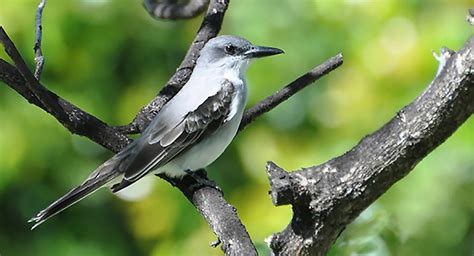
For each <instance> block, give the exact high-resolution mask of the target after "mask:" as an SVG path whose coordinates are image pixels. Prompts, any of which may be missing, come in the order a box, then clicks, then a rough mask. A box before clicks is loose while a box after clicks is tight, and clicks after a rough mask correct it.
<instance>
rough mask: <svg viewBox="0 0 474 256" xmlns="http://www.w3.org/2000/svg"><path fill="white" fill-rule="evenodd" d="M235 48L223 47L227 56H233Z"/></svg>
mask: <svg viewBox="0 0 474 256" xmlns="http://www.w3.org/2000/svg"><path fill="white" fill-rule="evenodd" d="M236 50H237V48H236V47H235V46H233V45H231V44H228V45H226V46H225V48H224V51H225V53H227V54H229V55H234V54H235V53H236Z"/></svg>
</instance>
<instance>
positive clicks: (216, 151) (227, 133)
mask: <svg viewBox="0 0 474 256" xmlns="http://www.w3.org/2000/svg"><path fill="white" fill-rule="evenodd" d="M229 80H231V79H229ZM231 81H232V83H233V84H234V85H235V86H237V88H236V92H237V93H236V94H235V96H234V99H233V100H232V103H231V111H230V113H229V119H228V120H226V122H225V123H224V124H223V125H222V126H221V127H220V128H218V129H217V130H216V131H215V132H214V133H212V134H211V135H209V136H208V137H207V138H205V139H203V140H201V141H200V142H199V143H198V144H196V145H194V146H192V147H191V148H190V149H188V150H186V151H185V152H184V153H182V154H180V155H179V156H177V157H176V158H174V159H173V160H171V161H170V162H169V163H168V164H166V165H165V166H163V167H161V168H159V169H158V170H157V171H156V172H155V173H165V174H166V175H168V176H170V177H179V176H183V175H184V174H185V172H184V171H185V170H190V171H196V170H199V169H202V168H204V167H206V166H208V165H209V164H211V163H212V162H214V161H215V160H216V159H217V158H218V157H219V156H220V155H221V154H222V153H223V152H224V150H225V149H226V148H227V146H229V144H230V143H231V141H232V139H233V138H234V136H235V134H236V133H237V130H238V128H239V125H240V121H241V120H242V114H243V112H244V108H245V104H246V101H247V88H246V86H245V84H244V82H243V81H242V80H240V79H239V81H236V80H235V77H234V79H232V80H231Z"/></svg>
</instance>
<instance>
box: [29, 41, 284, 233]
mask: <svg viewBox="0 0 474 256" xmlns="http://www.w3.org/2000/svg"><path fill="white" fill-rule="evenodd" d="M280 53H283V51H282V50H280V49H277V48H273V47H264V46H255V45H253V44H251V43H250V42H249V41H247V40H245V39H243V38H240V37H236V36H219V37H216V38H213V39H211V40H209V41H208V42H207V43H206V45H205V46H204V47H203V48H202V50H201V52H200V56H199V58H198V59H197V61H196V67H195V68H194V71H193V73H192V75H191V77H190V78H189V81H188V82H187V83H186V84H185V85H184V87H183V88H182V89H181V90H180V91H179V92H178V93H177V94H176V95H175V96H174V97H173V98H172V99H171V100H169V101H168V102H167V103H166V104H165V105H164V106H163V108H162V109H161V110H160V111H159V112H158V114H157V115H156V116H155V117H154V118H153V120H152V121H151V123H150V125H149V126H148V127H147V128H146V129H145V130H144V131H143V132H142V134H141V137H139V138H138V139H136V140H135V141H133V142H132V143H130V144H129V145H128V146H127V147H126V148H124V149H123V150H122V151H120V152H119V153H117V154H116V155H114V156H113V157H112V158H110V159H109V160H107V161H106V162H105V163H103V164H102V165H101V166H99V167H98V168H97V169H96V170H95V171H93V172H92V173H91V174H90V175H89V177H88V178H87V179H86V180H85V181H84V182H83V183H82V184H81V185H80V186H78V187H76V188H74V189H72V190H71V191H69V193H67V194H66V195H64V196H63V197H61V198H59V199H58V200H56V201H55V202H53V203H52V204H51V205H49V206H48V207H47V208H46V209H44V210H42V211H40V212H39V213H38V214H37V215H36V216H35V217H34V218H32V219H30V220H29V222H33V223H34V225H33V227H32V229H34V228H35V227H37V226H38V225H40V224H41V223H43V222H44V221H46V220H47V219H49V218H50V217H52V216H54V215H56V214H57V213H59V212H61V211H63V210H64V209H66V208H67V207H69V206H71V205H73V204H74V203H76V202H78V201H80V200H81V199H83V198H85V197H86V196H88V195H90V194H91V193H93V192H95V191H96V190H97V189H99V188H101V187H104V186H109V185H112V186H111V190H112V192H117V191H119V190H122V189H124V188H126V187H128V186H129V185H130V184H132V183H134V182H136V181H137V180H139V179H141V178H142V177H143V176H145V175H147V174H150V173H151V174H165V175H167V176H169V177H182V176H184V175H186V174H188V173H190V172H192V171H196V170H199V169H202V168H204V167H206V166H208V165H209V164H211V163H212V162H214V160H216V159H217V158H218V157H219V156H220V155H221V154H222V153H223V152H224V150H225V149H226V147H227V146H228V145H229V144H230V142H231V141H232V139H233V138H234V136H235V134H236V133H237V129H238V127H239V124H240V121H241V119H242V113H243V111H244V107H245V104H246V102H247V83H246V81H245V76H244V74H245V71H246V69H247V66H248V64H249V62H250V60H252V59H254V58H258V57H264V56H270V55H275V54H280Z"/></svg>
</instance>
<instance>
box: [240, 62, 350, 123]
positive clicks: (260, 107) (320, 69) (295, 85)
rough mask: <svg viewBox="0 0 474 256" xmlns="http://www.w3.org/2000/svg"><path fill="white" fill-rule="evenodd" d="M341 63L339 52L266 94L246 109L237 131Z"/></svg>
mask: <svg viewBox="0 0 474 256" xmlns="http://www.w3.org/2000/svg"><path fill="white" fill-rule="evenodd" d="M341 65H342V54H341V53H339V54H337V55H336V56H334V57H332V58H330V59H328V60H326V61H325V62H324V63H322V64H321V65H318V66H317V67H315V68H313V69H312V70H310V71H309V72H308V73H306V74H304V75H302V76H300V77H298V78H297V79H296V80H295V81H293V82H291V83H290V84H288V85H287V86H285V87H284V88H282V89H281V90H279V91H277V92H276V93H274V94H272V95H270V96H268V97H267V98H265V99H264V100H262V101H260V102H259V103H258V104H256V105H255V106H253V107H251V108H250V109H248V110H246V111H245V113H244V116H243V118H242V121H241V122H240V127H239V131H241V130H243V129H244V128H245V127H246V126H247V125H248V124H249V123H251V122H253V121H254V120H255V119H256V118H257V117H259V116H260V115H262V114H264V113H266V112H268V111H270V110H271V109H273V108H274V107H276V106H277V105H278V104H280V103H282V102H283V101H285V100H287V99H288V98H290V97H291V96H293V95H294V94H295V93H297V92H299V91H300V90H301V89H303V88H305V87H306V86H308V85H310V84H311V83H313V82H314V81H316V80H318V79H319V78H321V77H323V76H324V75H326V74H328V73H329V72H331V71H333V70H334V69H336V68H338V67H339V66H341Z"/></svg>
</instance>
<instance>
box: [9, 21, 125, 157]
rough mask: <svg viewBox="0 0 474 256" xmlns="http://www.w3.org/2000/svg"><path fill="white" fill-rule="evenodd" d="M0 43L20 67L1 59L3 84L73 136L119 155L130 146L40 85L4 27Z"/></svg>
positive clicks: (88, 115) (116, 132) (114, 131)
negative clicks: (79, 136)
mask: <svg viewBox="0 0 474 256" xmlns="http://www.w3.org/2000/svg"><path fill="white" fill-rule="evenodd" d="M0 42H1V43H2V45H3V46H4V47H5V51H6V52H7V53H8V55H9V56H10V57H11V58H12V60H13V61H14V62H15V64H16V66H17V67H14V66H12V65H11V64H9V63H8V62H6V61H4V60H3V59H0V80H1V81H2V82H4V83H5V84H7V85H8V86H10V87H11V88H12V89H14V90H15V91H17V92H18V93H19V94H21V95H22V96H23V97H24V98H25V99H27V100H28V102H30V103H32V104H35V105H37V106H38V107H40V108H42V109H43V110H45V111H46V112H48V113H49V114H51V115H52V116H54V117H55V118H56V119H57V120H58V121H59V122H60V123H61V124H62V125H63V126H64V127H66V128H67V129H68V130H69V131H70V132H71V133H73V134H78V135H82V136H86V137H88V138H90V139H91V140H93V141H94V142H96V143H98V144H100V145H102V146H103V147H105V148H108V149H110V150H112V151H114V152H118V151H120V150H121V149H122V148H123V147H124V146H126V145H127V144H128V143H130V142H131V140H130V139H129V138H128V137H127V136H126V135H124V134H122V133H120V132H118V131H117V130H115V129H113V128H112V127H109V126H108V125H107V124H105V123H104V122H102V121H101V120H99V119H98V118H96V117H94V116H92V115H91V114H89V113H87V112H85V111H83V110H81V109H80V108H78V107H76V106H75V105H73V104H71V103H70V102H68V101H66V100H64V99H62V98H61V97H59V96H58V95H56V94H55V93H53V92H51V91H49V90H48V89H46V88H45V87H44V86H43V85H41V84H40V82H39V81H38V80H36V78H35V77H34V76H33V74H32V73H31V71H30V70H29V69H28V68H27V66H26V64H25V62H24V60H23V58H22V57H21V55H20V54H19V52H18V50H17V49H16V47H15V45H14V44H13V42H12V41H11V40H10V38H9V37H8V35H7V34H6V32H5V30H3V28H2V27H0ZM20 67H21V68H20ZM27 78H28V79H27Z"/></svg>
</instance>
